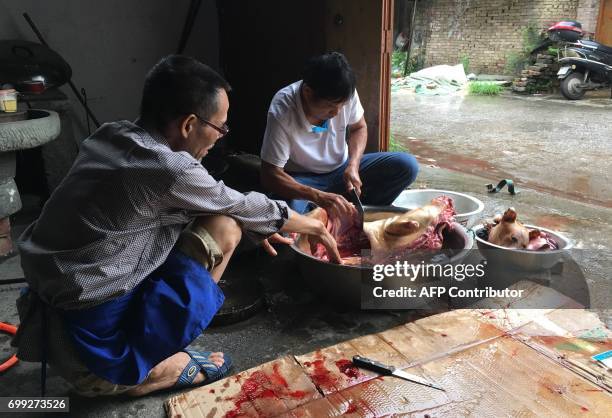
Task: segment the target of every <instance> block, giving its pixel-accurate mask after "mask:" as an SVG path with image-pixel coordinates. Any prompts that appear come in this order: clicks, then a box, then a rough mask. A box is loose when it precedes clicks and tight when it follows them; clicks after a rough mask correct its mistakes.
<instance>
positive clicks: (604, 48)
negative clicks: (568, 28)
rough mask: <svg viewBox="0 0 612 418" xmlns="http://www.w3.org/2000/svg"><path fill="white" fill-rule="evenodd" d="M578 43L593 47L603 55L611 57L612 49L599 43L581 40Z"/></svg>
mask: <svg viewBox="0 0 612 418" xmlns="http://www.w3.org/2000/svg"><path fill="white" fill-rule="evenodd" d="M580 42H582V44H583V45H586V46H590V47H594V48H596V49H597V50H598V51H600V52H603V53H604V54H608V55H612V48H611V47H609V46H606V45H604V44H600V43H599V42H595V41H584V40H582V41H580Z"/></svg>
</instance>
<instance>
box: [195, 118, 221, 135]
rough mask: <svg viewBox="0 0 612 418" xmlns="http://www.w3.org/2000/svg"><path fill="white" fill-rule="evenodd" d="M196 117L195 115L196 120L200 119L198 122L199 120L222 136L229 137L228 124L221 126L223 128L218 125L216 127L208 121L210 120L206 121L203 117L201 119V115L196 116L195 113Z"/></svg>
mask: <svg viewBox="0 0 612 418" xmlns="http://www.w3.org/2000/svg"><path fill="white" fill-rule="evenodd" d="M194 115H195V117H196V118H198V120H199V121H200V122H202V123H204V124H206V125H208V126H210V127H211V128H213V129H214V130H215V131H217V132H219V133H220V134H221V136H225V135H227V134H228V133H229V126H227V124H226V123H224V124H223V125H221V126H217V125H215V124H214V123H212V122H210V121H208V120H206V119H204V118H203V117H201V116H199V115H197V114H195V113H194Z"/></svg>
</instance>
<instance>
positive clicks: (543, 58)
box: [512, 54, 559, 93]
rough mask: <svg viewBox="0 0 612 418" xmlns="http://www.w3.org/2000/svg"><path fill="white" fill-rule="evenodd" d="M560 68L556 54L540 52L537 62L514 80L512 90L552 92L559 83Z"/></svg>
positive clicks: (520, 91) (518, 91)
mask: <svg viewBox="0 0 612 418" xmlns="http://www.w3.org/2000/svg"><path fill="white" fill-rule="evenodd" d="M558 70H559V64H558V63H557V62H556V59H555V56H554V55H550V54H538V55H537V58H536V62H535V64H533V65H530V66H528V67H527V68H526V69H524V70H523V71H521V77H520V78H517V79H515V80H514V83H513V84H512V90H513V91H515V92H517V93H542V92H551V91H552V90H553V89H554V87H556V85H557V84H558V82H557V71H558Z"/></svg>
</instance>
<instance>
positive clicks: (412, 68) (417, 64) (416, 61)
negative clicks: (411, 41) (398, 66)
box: [404, 56, 425, 75]
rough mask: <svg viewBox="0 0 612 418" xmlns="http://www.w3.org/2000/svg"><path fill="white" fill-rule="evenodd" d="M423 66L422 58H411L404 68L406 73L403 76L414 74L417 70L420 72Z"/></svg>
mask: <svg viewBox="0 0 612 418" xmlns="http://www.w3.org/2000/svg"><path fill="white" fill-rule="evenodd" d="M424 66H425V63H424V60H423V57H421V56H416V57H411V58H410V61H409V62H408V66H406V73H405V74H404V75H409V74H410V73H416V72H417V71H419V70H422V69H423V67H424Z"/></svg>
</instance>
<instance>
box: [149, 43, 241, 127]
mask: <svg viewBox="0 0 612 418" xmlns="http://www.w3.org/2000/svg"><path fill="white" fill-rule="evenodd" d="M222 89H223V90H225V91H226V92H229V91H230V90H231V87H230V85H229V84H228V82H227V81H225V80H224V79H223V77H221V76H220V75H219V74H217V73H216V72H215V71H214V70H213V69H212V68H210V67H209V66H208V65H205V64H202V63H201V62H200V61H198V60H196V59H194V58H191V57H187V56H184V55H168V56H166V57H164V58H162V59H161V60H160V61H159V62H158V63H157V64H155V65H154V66H153V68H151V70H150V71H149V73H148V74H147V76H146V78H145V82H144V88H143V91H142V101H141V103H140V117H141V119H142V120H143V121H145V122H147V123H151V124H152V125H153V126H155V127H156V128H158V129H160V130H161V129H164V128H165V127H166V126H167V125H168V123H169V122H171V121H172V120H174V119H176V118H177V117H179V116H182V115H188V114H190V113H197V114H198V115H200V116H201V117H203V118H209V117H211V116H212V115H213V114H214V113H215V112H217V110H218V97H219V92H220V90H222Z"/></svg>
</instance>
